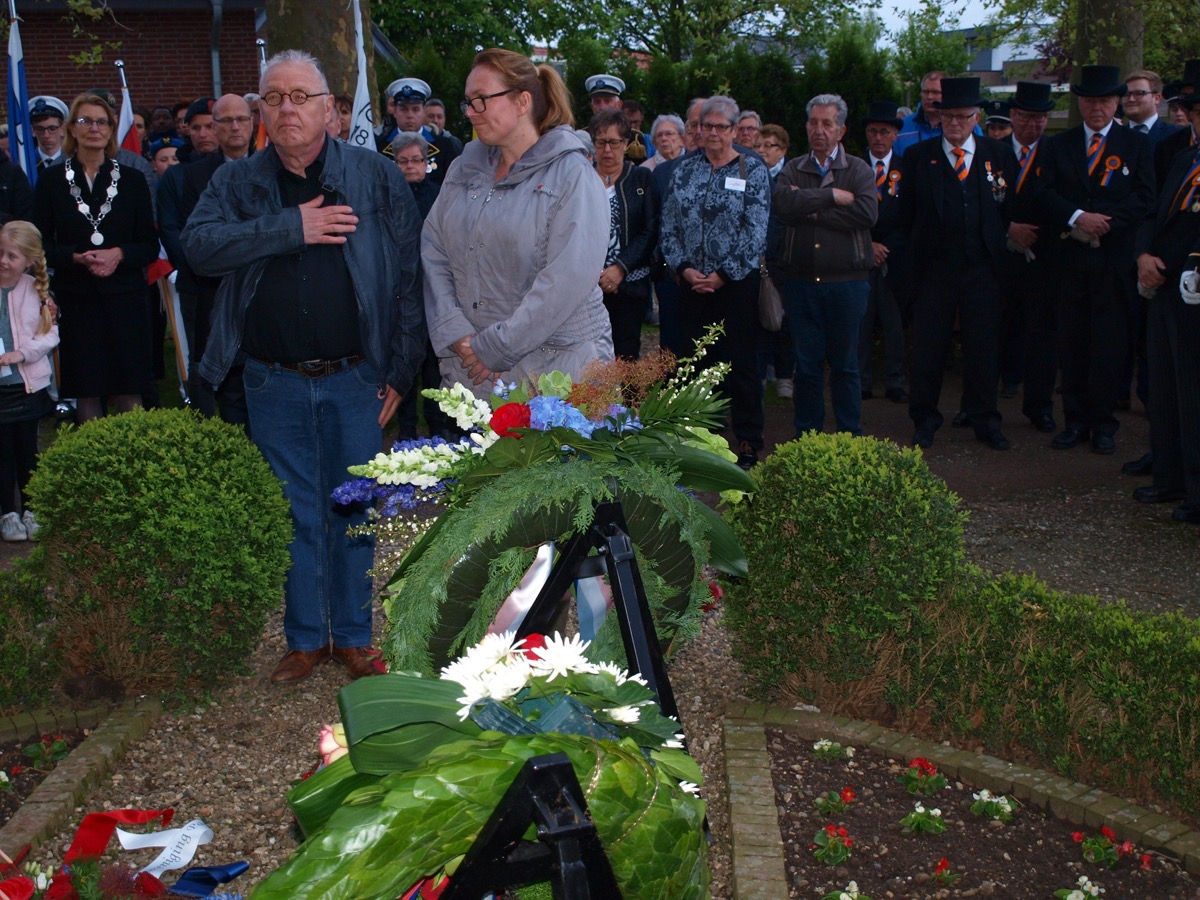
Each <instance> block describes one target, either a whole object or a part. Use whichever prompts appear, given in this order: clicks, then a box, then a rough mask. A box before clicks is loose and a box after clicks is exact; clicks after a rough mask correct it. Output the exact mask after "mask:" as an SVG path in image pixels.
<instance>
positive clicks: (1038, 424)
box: [1029, 413, 1058, 434]
mask: <svg viewBox="0 0 1200 900" xmlns="http://www.w3.org/2000/svg"><path fill="white" fill-rule="evenodd" d="M1029 424H1030V425H1032V426H1033V427H1034V428H1036V429H1037V430H1038V431H1040V432H1042V434H1049V433H1050V432H1052V431H1053V430H1054V429H1055V428H1057V427H1058V425H1057V424H1056V423H1055V421H1054V416H1052V415H1050V413H1046V414H1045V415H1041V416H1032V417H1031V418H1030V419H1029Z"/></svg>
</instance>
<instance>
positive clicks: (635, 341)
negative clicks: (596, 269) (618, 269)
mask: <svg viewBox="0 0 1200 900" xmlns="http://www.w3.org/2000/svg"><path fill="white" fill-rule="evenodd" d="M638 284H641V285H645V286H647V287H649V281H639V282H638ZM621 287H622V288H623V287H624V283H622V285H621ZM648 294H649V290H647V291H645V292H642V291H640V290H633V291H627V292H626V291H622V290H618V291H617V293H615V294H605V295H604V308H605V309H607V310H608V321H609V324H610V325H611V326H612V342H613V353H615V354H616V355H617V356H618V357H619V358H621V359H637V358H638V357H640V356H641V355H642V323H643V322H645V321H646V297H647V295H648Z"/></svg>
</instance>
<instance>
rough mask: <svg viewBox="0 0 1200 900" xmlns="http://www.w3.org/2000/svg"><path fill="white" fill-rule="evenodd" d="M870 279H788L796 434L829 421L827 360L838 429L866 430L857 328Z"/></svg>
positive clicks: (785, 288)
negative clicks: (826, 399)
mask: <svg viewBox="0 0 1200 900" xmlns="http://www.w3.org/2000/svg"><path fill="white" fill-rule="evenodd" d="M870 292H871V285H870V282H869V281H867V280H865V279H863V280H861V281H834V282H816V281H786V282H784V284H783V291H782V294H783V308H784V311H785V312H786V313H787V323H788V327H789V328H790V329H791V332H792V345H793V346H794V347H795V348H796V379H795V391H794V393H793V395H792V396H793V401H792V402H793V404H794V406H795V417H794V423H795V426H796V436H797V437H799V436H800V435H802V434H804V433H805V432H806V431H820V430H821V429H822V428H823V427H824V426H825V364H826V363H828V364H829V386H830V395H831V397H832V399H833V415H834V419H835V420H836V421H837V430H838V431H848V432H849V433H850V434H853V435H856V436H859V435H862V387H861V384H860V381H859V374H858V332H859V327H860V326H861V324H862V319H863V313H865V312H866V309H867V297H868V296H869V294H870Z"/></svg>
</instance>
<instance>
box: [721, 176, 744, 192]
mask: <svg viewBox="0 0 1200 900" xmlns="http://www.w3.org/2000/svg"><path fill="white" fill-rule="evenodd" d="M725 190H727V191H743V192H744V191H745V190H746V179H745V178H726V179H725Z"/></svg>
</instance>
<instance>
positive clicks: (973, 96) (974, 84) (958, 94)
mask: <svg viewBox="0 0 1200 900" xmlns="http://www.w3.org/2000/svg"><path fill="white" fill-rule="evenodd" d="M982 104H983V101H982V100H981V99H980V98H979V79H978V78H974V77H968V78H943V79H942V99H941V100H934V101H933V108H934V109H963V108H965V107H968V106H981V105H982Z"/></svg>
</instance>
